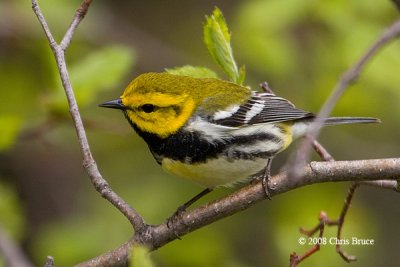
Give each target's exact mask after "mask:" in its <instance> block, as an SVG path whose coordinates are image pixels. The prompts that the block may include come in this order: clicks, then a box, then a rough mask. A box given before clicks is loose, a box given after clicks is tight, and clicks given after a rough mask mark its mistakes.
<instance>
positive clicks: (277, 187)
mask: <svg viewBox="0 0 400 267" xmlns="http://www.w3.org/2000/svg"><path fill="white" fill-rule="evenodd" d="M90 4H91V1H90V0H84V1H83V2H82V4H81V6H80V8H79V9H78V10H77V11H76V14H75V16H74V18H73V20H72V23H71V24H70V26H69V28H68V30H67V32H66V34H65V36H64V37H63V39H62V41H61V44H57V42H56V41H55V40H54V38H53V36H52V34H51V31H50V29H49V27H48V25H47V23H46V20H45V18H44V16H43V14H42V12H41V10H40V7H39V5H38V3H37V0H32V8H33V11H34V12H35V14H36V16H37V18H38V20H39V22H40V24H41V25H42V28H43V30H44V32H45V34H46V37H47V39H48V41H49V44H50V47H51V49H52V51H53V53H54V56H55V59H56V62H57V66H58V70H59V73H60V77H61V81H62V85H63V87H64V90H65V94H66V97H67V100H68V104H69V107H70V114H71V117H72V119H73V122H74V125H75V128H76V132H77V136H78V140H79V144H80V147H81V150H82V154H83V166H84V167H85V170H86V171H87V173H88V175H89V177H90V179H91V182H92V183H93V185H94V187H95V188H96V190H97V191H98V192H99V193H100V194H101V195H102V196H103V197H104V198H105V199H107V200H108V201H109V202H111V203H112V204H113V205H114V206H115V207H116V208H117V209H118V210H119V211H120V212H121V213H122V214H124V215H125V217H126V218H127V219H128V220H129V221H130V222H131V224H132V226H133V228H134V229H135V235H134V236H133V238H131V239H130V240H129V241H128V242H127V243H125V244H123V245H122V246H120V247H119V248H117V249H115V250H113V251H110V252H108V253H105V254H103V255H101V256H99V257H96V258H94V259H92V260H90V261H88V262H85V263H82V264H79V265H78V266H120V265H125V264H126V263H127V261H128V258H129V257H128V256H129V252H130V250H131V247H132V245H133V244H144V245H146V246H148V247H149V248H150V249H151V250H155V249H157V248H159V247H161V246H163V245H165V244H167V243H168V242H171V241H173V240H175V239H177V238H178V237H179V236H183V235H185V234H187V233H190V232H192V231H194V230H196V229H198V228H201V227H203V226H206V225H208V224H210V223H213V222H215V221H218V220H220V219H222V218H225V217H227V216H230V215H233V214H235V213H237V212H239V211H242V210H244V209H247V208H249V207H251V206H252V205H254V204H255V203H257V202H259V201H261V200H263V199H265V197H266V196H265V191H264V188H263V186H262V184H261V182H258V183H254V184H252V185H249V186H246V187H244V188H242V189H240V190H238V191H237V192H234V193H233V194H231V195H229V196H226V197H224V198H222V199H219V200H216V201H214V202H211V203H208V204H206V205H204V206H201V207H198V208H196V209H194V210H192V211H188V212H185V213H183V214H182V219H181V220H177V221H174V222H173V223H172V225H170V227H168V226H167V224H166V223H163V224H160V225H155V226H153V225H147V224H146V223H145V222H144V219H143V218H142V217H141V216H140V215H139V214H138V213H137V212H136V210H134V209H133V208H132V207H131V206H129V204H127V203H126V202H125V201H124V200H123V199H121V198H120V197H119V196H118V195H117V194H116V193H115V192H114V191H113V190H112V189H111V188H110V186H109V185H108V183H107V182H106V180H105V179H104V178H103V177H102V175H101V174H100V172H99V170H98V167H97V164H96V162H95V160H94V158H93V156H92V153H91V151H90V147H89V144H88V140H87V137H86V133H85V129H84V126H83V123H82V119H81V117H80V113H79V109H78V105H77V103H76V100H75V96H74V92H73V89H72V86H71V83H70V80H69V76H68V71H67V67H66V63H65V54H64V53H65V50H66V49H67V48H68V46H69V44H70V43H71V40H72V37H73V35H74V32H75V30H76V29H77V27H78V25H79V23H80V22H81V20H82V19H83V18H84V16H85V14H86V13H87V10H88V8H89V6H90ZM395 26H396V27H395ZM393 32H396V35H397V34H398V33H399V32H400V22H398V23H396V24H395V25H394V26H392V27H391V28H390V29H389V30H388V32H387V33H386V34H384V36H382V37H381V39H380V41H379V42H377V43H376V44H375V45H374V46H373V47H372V48H371V49H370V51H369V52H367V53H366V55H365V56H364V57H363V58H362V60H360V62H359V64H357V65H356V66H355V67H354V68H353V69H351V70H350V71H349V72H347V73H346V74H345V75H344V76H343V77H342V79H341V81H340V82H339V84H338V86H337V89H336V90H335V92H336V91H338V92H336V93H334V94H333V96H332V97H331V98H332V99H333V100H329V101H328V102H327V103H326V105H325V108H324V109H322V111H321V112H320V116H321V117H323V116H324V114H326V115H327V114H329V112H330V109H331V108H332V106H333V104H334V103H335V102H336V100H335V99H336V98H338V96H337V95H339V96H340V93H341V92H342V91H343V90H344V89H345V88H346V87H347V85H348V84H349V83H350V82H351V81H353V80H354V79H355V78H356V77H357V76H358V74H359V73H360V71H361V69H362V67H363V66H364V65H365V63H366V61H367V60H368V59H369V58H370V57H371V56H372V55H373V54H375V53H376V51H377V50H378V49H379V48H380V47H381V46H383V45H384V44H386V43H387V42H388V40H391V39H393V38H394V33H393ZM326 115H325V116H326ZM317 123H318V122H316V123H315V125H316V126H318V124H317ZM316 126H314V128H315V129H317V128H318V127H320V125H319V126H318V127H316ZM315 129H314V131H315V133H314V135H315V136H316V135H317V133H318V129H317V130H315ZM311 136H313V135H311ZM310 140H311V139H310ZM295 170H300V171H301V173H303V174H304V175H303V176H302V177H301V178H300V179H290V176H288V175H287V174H286V173H284V172H282V173H280V174H278V175H275V176H274V177H272V178H271V180H270V181H269V188H270V194H271V196H275V195H278V194H282V193H285V192H287V191H290V190H293V189H295V188H298V187H301V186H305V185H310V184H314V183H321V182H334V181H336V182H339V181H375V182H374V183H378V182H376V180H385V181H389V180H390V181H391V180H398V179H399V177H400V159H380V160H360V161H337V162H312V163H310V164H309V165H307V166H305V167H301V168H300V169H299V168H297V169H295ZM394 184H395V186H393V185H394ZM391 187H392V188H395V189H396V190H397V191H399V185H398V181H394V183H391Z"/></svg>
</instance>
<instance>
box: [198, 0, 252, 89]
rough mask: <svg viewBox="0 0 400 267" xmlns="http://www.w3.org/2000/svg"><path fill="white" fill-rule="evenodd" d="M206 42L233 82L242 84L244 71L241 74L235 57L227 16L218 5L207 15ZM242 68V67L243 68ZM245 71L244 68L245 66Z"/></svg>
mask: <svg viewBox="0 0 400 267" xmlns="http://www.w3.org/2000/svg"><path fill="white" fill-rule="evenodd" d="M203 33H204V43H205V45H206V47H207V49H208V51H209V52H210V54H211V57H212V58H213V59H214V61H215V62H216V63H217V64H218V65H219V66H220V67H221V68H222V70H223V71H224V72H225V73H226V74H227V75H228V76H229V78H230V80H231V81H232V82H235V83H238V84H242V83H243V80H244V73H243V74H241V73H240V72H239V70H238V67H237V65H236V62H235V59H234V57H233V51H232V47H231V43H230V41H231V35H230V33H229V29H228V25H227V24H226V22H225V18H224V16H223V14H222V12H221V10H219V9H218V8H217V7H216V8H215V9H214V11H213V14H212V15H211V16H206V23H205V25H204V29H203ZM241 69H242V68H241ZM243 72H244V68H243Z"/></svg>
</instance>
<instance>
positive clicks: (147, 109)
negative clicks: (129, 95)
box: [139, 104, 156, 113]
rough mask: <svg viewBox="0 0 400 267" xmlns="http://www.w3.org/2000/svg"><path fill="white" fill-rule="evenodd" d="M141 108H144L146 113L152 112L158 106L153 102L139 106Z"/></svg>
mask: <svg viewBox="0 0 400 267" xmlns="http://www.w3.org/2000/svg"><path fill="white" fill-rule="evenodd" d="M139 109H140V110H143V111H144V112H146V113H152V112H154V111H155V110H156V106H154V105H153V104H144V105H142V106H140V107H139Z"/></svg>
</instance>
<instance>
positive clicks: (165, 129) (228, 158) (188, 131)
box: [99, 72, 379, 211]
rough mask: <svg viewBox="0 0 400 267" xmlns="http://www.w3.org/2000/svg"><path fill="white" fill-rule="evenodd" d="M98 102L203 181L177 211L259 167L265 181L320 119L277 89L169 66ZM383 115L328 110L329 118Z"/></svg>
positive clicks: (158, 154) (167, 161) (166, 162)
mask: <svg viewBox="0 0 400 267" xmlns="http://www.w3.org/2000/svg"><path fill="white" fill-rule="evenodd" d="M99 106H100V107H105V108H112V109H118V110H121V111H122V112H123V114H124V115H125V118H126V119H127V120H128V122H129V123H130V125H131V126H132V127H133V129H134V130H135V131H136V133H137V134H138V135H139V136H140V137H141V138H143V140H144V141H145V142H146V143H147V145H148V147H149V149H150V152H151V153H152V155H153V157H154V158H155V160H156V161H157V163H158V164H160V165H161V167H162V168H163V169H164V170H166V171H167V172H169V173H172V174H174V175H177V176H180V177H183V178H185V179H188V180H191V181H193V182H195V183H197V184H199V185H200V186H203V187H204V188H205V189H204V190H203V191H202V192H201V193H200V194H198V195H196V196H195V197H194V198H192V199H191V200H189V201H188V202H186V203H185V204H183V205H182V206H180V208H178V210H179V211H184V210H185V209H186V208H187V207H189V206H190V205H191V204H193V203H194V202H195V201H197V200H198V199H199V198H201V197H202V196H204V195H205V194H207V193H209V192H211V191H212V190H213V189H214V188H217V187H230V186H233V185H235V184H237V183H241V182H245V181H248V180H249V179H251V178H252V177H254V176H257V174H260V173H263V175H262V179H263V181H264V183H263V184H266V185H267V183H266V181H267V179H269V177H270V174H269V166H270V163H271V160H272V159H273V158H274V157H275V156H276V155H277V154H278V153H280V152H282V151H283V150H285V149H286V148H287V147H288V146H289V145H290V144H291V143H292V141H293V140H295V139H298V138H300V137H302V136H304V135H305V134H306V133H307V130H308V128H309V126H310V124H311V123H312V122H313V121H314V120H315V118H316V115H315V114H314V113H312V112H308V111H304V110H302V109H299V108H296V107H295V106H294V105H293V104H292V103H291V102H290V101H289V100H287V99H285V98H282V97H279V96H277V95H275V94H274V93H272V92H259V91H253V90H251V89H250V88H249V87H245V86H241V85H238V84H235V83H232V82H229V81H225V80H222V79H218V78H194V77H189V76H181V75H175V74H170V73H167V72H162V73H156V72H150V73H144V74H141V75H139V76H138V77H136V78H135V79H133V80H132V81H131V82H130V83H129V84H128V86H127V87H126V89H125V90H124V92H123V94H122V95H121V96H120V97H119V98H117V99H114V100H111V101H107V102H104V103H102V104H100V105H99ZM378 121H379V120H378V119H376V118H369V117H330V118H326V119H325V120H324V125H336V124H348V123H376V122H378ZM266 194H267V196H268V197H269V194H268V188H266Z"/></svg>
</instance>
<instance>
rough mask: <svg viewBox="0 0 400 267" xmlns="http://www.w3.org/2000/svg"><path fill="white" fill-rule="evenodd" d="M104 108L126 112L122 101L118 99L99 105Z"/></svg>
mask: <svg viewBox="0 0 400 267" xmlns="http://www.w3.org/2000/svg"><path fill="white" fill-rule="evenodd" d="M99 107H102V108H114V109H122V110H125V109H126V107H125V106H124V104H122V99H121V98H118V99H115V100H111V101H107V102H104V103H102V104H100V105H99Z"/></svg>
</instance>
